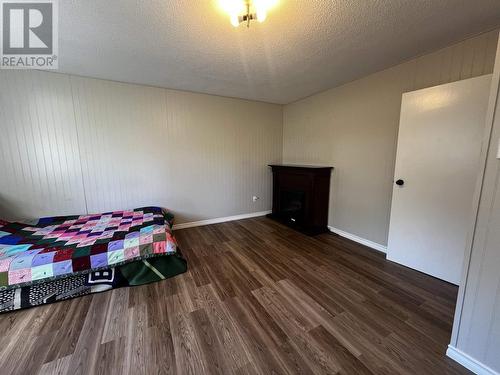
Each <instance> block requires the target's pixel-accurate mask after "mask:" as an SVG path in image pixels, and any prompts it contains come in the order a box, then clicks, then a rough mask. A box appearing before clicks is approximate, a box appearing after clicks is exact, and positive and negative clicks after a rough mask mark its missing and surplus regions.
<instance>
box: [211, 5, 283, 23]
mask: <svg viewBox="0 0 500 375" xmlns="http://www.w3.org/2000/svg"><path fill="white" fill-rule="evenodd" d="M277 3H278V0H219V5H220V7H221V8H222V9H223V10H224V11H225V12H226V13H228V14H229V19H230V20H231V25H233V26H234V27H238V26H239V25H240V24H241V23H243V22H245V23H246V24H247V27H250V21H253V20H257V21H259V22H264V21H265V20H266V18H267V12H268V11H269V9H271V8H272V7H273V6H275V5H276V4H277Z"/></svg>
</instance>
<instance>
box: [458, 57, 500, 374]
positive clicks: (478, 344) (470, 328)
mask: <svg viewBox="0 0 500 375" xmlns="http://www.w3.org/2000/svg"><path fill="white" fill-rule="evenodd" d="M496 64H497V65H496V67H495V72H494V74H493V83H492V96H491V97H490V110H489V112H488V118H489V120H490V122H489V125H490V126H491V124H492V122H491V119H493V127H492V130H491V128H488V129H487V130H486V133H487V137H486V138H488V137H489V136H490V130H491V140H489V139H488V140H489V141H490V147H489V149H488V150H487V155H485V161H486V168H485V169H484V176H483V178H482V182H483V184H482V188H481V194H480V199H479V210H478V214H477V222H476V223H475V224H476V225H475V231H474V236H473V241H472V251H471V253H470V261H469V262H466V268H467V266H468V269H467V272H466V277H465V279H464V280H463V282H464V283H465V284H464V285H462V286H461V289H460V296H462V291H463V293H464V294H463V299H461V298H460V299H459V304H458V306H457V318H456V319H455V326H454V335H453V341H452V345H454V346H456V347H457V348H458V349H460V350H461V351H462V352H464V353H467V354H468V355H469V356H471V357H472V358H474V359H475V360H477V361H479V362H481V363H483V364H485V365H486V366H488V367H490V368H492V369H493V370H495V371H498V372H500V349H499V348H500V273H499V272H498V271H499V270H500V251H499V250H500V161H499V160H498V158H497V152H498V142H499V139H500V102H499V101H498V94H499V93H498V82H499V77H500V51H498V52H497V62H496ZM495 107H496V109H495ZM485 152H486V151H485ZM455 338H456V339H455Z"/></svg>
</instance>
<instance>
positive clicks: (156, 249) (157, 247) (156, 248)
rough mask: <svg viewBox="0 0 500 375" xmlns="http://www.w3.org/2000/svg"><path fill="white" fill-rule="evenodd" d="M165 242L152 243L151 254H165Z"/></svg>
mask: <svg viewBox="0 0 500 375" xmlns="http://www.w3.org/2000/svg"><path fill="white" fill-rule="evenodd" d="M165 249H166V247H165V242H154V243H153V253H155V254H163V253H165Z"/></svg>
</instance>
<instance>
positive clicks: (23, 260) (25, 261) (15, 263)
mask: <svg viewBox="0 0 500 375" xmlns="http://www.w3.org/2000/svg"><path fill="white" fill-rule="evenodd" d="M34 257H35V256H34V255H28V256H24V254H22V255H21V256H16V257H15V258H14V259H13V260H12V263H11V264H10V270H21V269H23V268H30V267H31V263H32V261H33V258H34Z"/></svg>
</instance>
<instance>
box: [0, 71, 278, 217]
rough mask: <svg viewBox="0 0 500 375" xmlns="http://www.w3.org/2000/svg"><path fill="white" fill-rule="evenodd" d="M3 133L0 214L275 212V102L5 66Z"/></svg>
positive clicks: (0, 112)
mask: <svg viewBox="0 0 500 375" xmlns="http://www.w3.org/2000/svg"><path fill="white" fill-rule="evenodd" d="M0 133H1V135H2V136H1V138H0V145H1V152H0V216H2V217H6V218H11V219H16V218H17V219H19V218H34V217H39V216H44V215H62V214H75V213H83V212H87V211H88V212H99V211H107V210H113V209H121V208H132V207H137V206H142V205H159V206H164V207H167V208H169V209H171V210H172V211H173V212H174V213H175V214H176V216H177V222H178V223H182V222H186V221H196V220H204V219H211V218H217V217H223V216H230V215H238V214H244V213H251V212H259V211H264V210H268V209H270V207H271V173H270V170H269V168H268V167H267V164H269V163H276V162H280V161H281V151H282V107H281V106H278V105H272V104H265V103H259V102H252V101H246V100H238V99H230V98H223V97H217V96H211V95H203V94H193V93H187V92H179V91H172V90H165V89H160V88H153V87H147V86H140V85H131V84H123V83H117V82H111V81H104V80H97V79H89V78H81V77H75V76H69V75H63V74H54V73H47V72H35V71H5V70H4V71H0ZM253 195H257V196H259V197H260V198H261V199H260V200H259V201H257V202H256V203H253V202H252V196H253Z"/></svg>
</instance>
